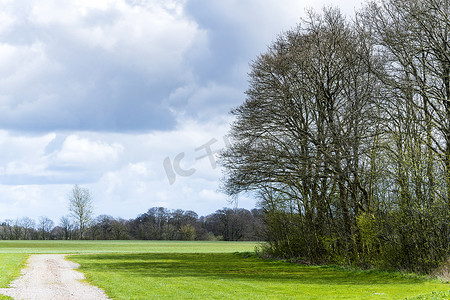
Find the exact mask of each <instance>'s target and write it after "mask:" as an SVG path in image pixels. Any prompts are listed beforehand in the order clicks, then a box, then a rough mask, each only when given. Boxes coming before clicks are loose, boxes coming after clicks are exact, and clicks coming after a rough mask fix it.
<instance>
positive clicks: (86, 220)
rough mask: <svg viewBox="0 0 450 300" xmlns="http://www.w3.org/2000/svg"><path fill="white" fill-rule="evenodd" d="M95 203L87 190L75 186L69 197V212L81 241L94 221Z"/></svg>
mask: <svg viewBox="0 0 450 300" xmlns="http://www.w3.org/2000/svg"><path fill="white" fill-rule="evenodd" d="M92 206H93V202H92V198H91V194H90V193H89V190H88V189H87V188H81V187H79V186H78V185H74V187H73V189H72V192H71V194H70V195H69V211H70V212H71V215H72V217H73V219H74V221H75V224H76V225H77V226H78V230H79V232H80V239H83V238H84V237H85V233H86V230H87V228H88V226H89V224H90V223H91V221H92V215H93V207H92Z"/></svg>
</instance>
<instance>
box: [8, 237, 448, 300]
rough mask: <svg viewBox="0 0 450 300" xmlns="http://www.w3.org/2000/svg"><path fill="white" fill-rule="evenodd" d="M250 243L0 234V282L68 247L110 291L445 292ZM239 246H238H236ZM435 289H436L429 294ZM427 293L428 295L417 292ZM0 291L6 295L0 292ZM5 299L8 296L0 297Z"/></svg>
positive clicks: (123, 295)
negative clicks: (270, 255)
mask: <svg viewBox="0 0 450 300" xmlns="http://www.w3.org/2000/svg"><path fill="white" fill-rule="evenodd" d="M255 245H256V244H255V243H233V242H156V241H155V242H154V241H150V242H148V241H146V242H143V241H133V242H130V241H101V242H97V241H82V242H80V241H63V242H29V241H26V242H14V241H8V242H2V241H0V287H5V286H6V285H7V283H8V282H9V281H11V279H12V278H13V277H15V276H17V275H18V274H19V270H20V268H21V266H23V263H24V260H25V259H26V257H27V256H28V254H30V253H72V254H73V255H70V256H69V257H68V258H69V259H70V260H72V261H75V262H78V263H80V264H81V268H80V270H81V271H82V272H83V273H85V274H86V276H87V278H88V281H89V282H92V283H93V284H95V285H97V286H99V287H101V288H103V289H104V290H105V291H106V292H107V294H108V295H109V296H110V297H111V298H112V299H405V298H408V299H411V297H414V296H417V297H416V298H414V299H449V296H450V293H449V292H448V291H449V290H450V285H449V284H445V283H442V282H439V281H437V280H429V279H426V278H422V277H419V276H415V275H410V276H405V275H401V274H399V273H395V272H381V271H354V270H353V271H352V270H345V269H343V268H339V267H317V266H304V265H298V264H291V263H287V262H283V261H274V260H262V259H259V258H256V257H255V256H253V255H247V254H245V253H244V252H251V251H253V249H254V247H255ZM236 252H240V253H236ZM433 293H434V294H433ZM419 295H426V296H419ZM0 299H4V298H1V297H0ZM5 299H6V298H5Z"/></svg>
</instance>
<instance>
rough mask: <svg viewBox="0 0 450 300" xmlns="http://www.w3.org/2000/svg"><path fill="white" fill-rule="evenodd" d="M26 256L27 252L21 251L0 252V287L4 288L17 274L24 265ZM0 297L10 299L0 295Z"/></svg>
mask: <svg viewBox="0 0 450 300" xmlns="http://www.w3.org/2000/svg"><path fill="white" fill-rule="evenodd" d="M27 258H28V255H27V254H21V253H0V287H1V288H5V287H7V286H8V284H9V283H10V282H11V281H12V280H13V279H14V278H16V277H17V276H19V275H20V270H21V269H22V268H23V267H24V266H25V262H26V260H27ZM0 299H1V300H3V299H12V298H10V297H7V296H3V295H0Z"/></svg>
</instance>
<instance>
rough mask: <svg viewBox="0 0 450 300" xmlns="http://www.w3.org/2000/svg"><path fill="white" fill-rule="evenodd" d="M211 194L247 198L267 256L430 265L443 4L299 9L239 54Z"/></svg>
mask: <svg viewBox="0 0 450 300" xmlns="http://www.w3.org/2000/svg"><path fill="white" fill-rule="evenodd" d="M246 94H247V98H246V100H245V102H244V103H243V104H242V105H240V106H239V107H237V108H235V109H234V110H233V111H232V114H233V115H234V116H235V122H234V123H233V124H232V129H231V132H230V137H231V139H232V146H231V147H229V148H228V149H227V150H225V151H224V152H223V153H222V154H221V164H222V165H223V166H224V167H225V177H224V180H223V190H224V191H225V192H226V193H227V194H229V195H231V196H236V195H238V194H240V193H242V192H251V193H253V194H254V195H256V197H258V199H259V204H260V207H261V208H262V209H263V218H264V220H265V223H266V225H267V228H268V230H267V232H266V233H267V234H266V235H265V239H266V240H267V242H268V243H267V247H266V251H267V252H268V253H269V254H271V255H274V256H278V257H284V258H296V259H301V260H303V261H307V262H310V263H340V264H353V265H359V266H362V267H373V266H375V267H385V268H397V269H402V270H405V269H406V270H412V271H418V272H429V271H430V270H432V269H433V268H435V267H437V266H438V265H439V264H440V263H442V262H444V261H445V260H446V259H447V258H448V255H449V250H450V227H449V224H450V210H449V208H450V3H449V1H447V0H428V1H421V0H382V1H371V2H368V3H367V4H366V5H365V7H364V8H363V9H362V10H361V11H359V12H358V13H357V14H356V15H355V17H354V18H353V19H352V20H351V21H350V20H348V19H346V18H345V17H344V16H343V15H342V13H341V12H340V11H339V9H336V8H325V9H324V10H323V11H322V12H321V13H317V12H314V11H310V12H309V14H308V17H307V18H306V19H305V20H303V21H302V22H301V23H300V24H299V25H298V26H297V27H296V28H294V29H292V30H289V31H286V32H284V33H282V34H281V35H280V36H279V37H278V38H277V39H276V40H275V41H274V42H273V43H272V44H271V45H270V46H269V47H268V49H267V51H266V52H265V53H263V54H261V55H260V56H258V57H257V58H256V59H255V60H254V61H253V62H252V63H251V72H250V73H249V88H248V90H247V92H246Z"/></svg>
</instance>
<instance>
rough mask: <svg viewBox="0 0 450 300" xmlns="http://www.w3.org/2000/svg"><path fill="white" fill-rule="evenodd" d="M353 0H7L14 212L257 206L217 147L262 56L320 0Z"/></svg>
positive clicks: (2, 173) (3, 46) (0, 26)
mask: <svg viewBox="0 0 450 300" xmlns="http://www.w3.org/2000/svg"><path fill="white" fill-rule="evenodd" d="M325 5H327V6H329V5H331V6H338V7H340V8H341V10H342V11H343V12H344V13H346V14H348V15H353V12H354V11H355V9H358V8H359V7H360V5H358V4H357V3H355V2H353V1H350V0H344V1H336V0H318V1H314V0H303V1H295V0H283V1H279V0H202V1H200V0H71V1H61V0H40V1H27V0H0V221H3V220H6V219H11V220H15V219H20V218H22V217H25V216H26V217H30V218H32V219H36V220H37V219H38V218H39V217H40V216H46V217H49V218H51V219H53V220H54V221H55V222H56V223H57V222H58V220H59V219H60V217H62V216H65V215H68V214H69V211H68V204H69V202H68V198H69V195H70V191H71V189H72V188H73V186H74V184H78V185H80V186H82V187H85V188H88V189H89V191H90V193H91V195H92V199H93V203H94V215H95V216H98V215H104V214H106V215H111V216H113V217H116V218H117V217H121V218H125V219H130V218H135V217H137V216H138V215H139V214H142V213H145V212H146V211H147V210H148V209H149V208H151V207H155V206H163V207H166V208H168V209H184V210H194V211H195V212H197V213H198V214H199V215H207V214H210V213H213V212H214V211H216V210H218V209H221V208H223V207H234V206H237V207H242V208H247V209H251V208H254V207H255V206H256V201H255V199H254V198H252V197H251V195H242V196H240V197H239V198H238V200H237V202H233V203H231V202H230V198H229V197H228V196H226V195H225V194H223V193H222V192H220V182H221V178H222V177H223V175H222V170H221V167H220V166H219V165H217V161H216V158H217V157H216V155H217V152H218V151H220V150H222V149H224V148H225V147H226V146H227V145H228V144H229V142H228V140H227V138H226V135H227V133H228V131H229V129H230V123H231V122H232V120H233V119H232V116H231V115H230V114H229V111H230V110H231V109H232V108H234V107H236V106H238V105H240V104H241V103H243V101H244V100H245V94H244V93H245V90H246V88H247V83H248V82H247V79H248V78H247V74H248V72H249V70H250V69H249V64H250V63H251V61H252V60H254V59H256V58H257V56H258V55H259V54H261V53H264V52H265V51H266V49H267V46H268V45H270V44H271V42H272V41H274V40H275V39H276V37H277V35H279V34H280V33H282V32H283V31H285V30H289V29H291V28H293V27H294V26H295V25H296V24H297V23H299V21H300V18H302V17H304V16H305V10H306V9H307V8H313V9H315V10H320V9H321V8H322V7H324V6H325Z"/></svg>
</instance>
